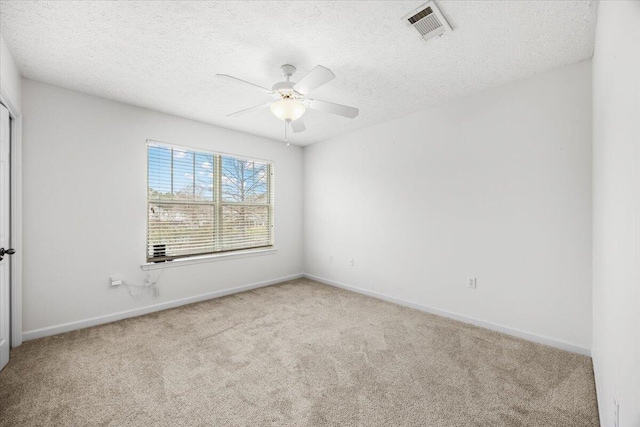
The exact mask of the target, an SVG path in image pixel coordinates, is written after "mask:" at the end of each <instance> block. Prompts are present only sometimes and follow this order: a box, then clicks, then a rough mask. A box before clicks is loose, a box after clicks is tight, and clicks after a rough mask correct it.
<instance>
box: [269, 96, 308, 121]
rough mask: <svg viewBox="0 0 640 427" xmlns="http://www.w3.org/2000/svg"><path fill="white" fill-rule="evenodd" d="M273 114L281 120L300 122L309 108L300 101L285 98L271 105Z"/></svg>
mask: <svg viewBox="0 0 640 427" xmlns="http://www.w3.org/2000/svg"><path fill="white" fill-rule="evenodd" d="M270 109H271V112H272V113H273V114H274V115H275V116H276V117H277V118H279V119H280V120H284V121H292V122H293V121H295V120H298V119H299V118H300V117H302V115H303V114H304V113H305V111H307V107H305V106H304V104H303V103H302V102H300V101H297V100H295V99H291V98H284V99H281V100H279V101H276V102H274V103H273V104H271V107H270Z"/></svg>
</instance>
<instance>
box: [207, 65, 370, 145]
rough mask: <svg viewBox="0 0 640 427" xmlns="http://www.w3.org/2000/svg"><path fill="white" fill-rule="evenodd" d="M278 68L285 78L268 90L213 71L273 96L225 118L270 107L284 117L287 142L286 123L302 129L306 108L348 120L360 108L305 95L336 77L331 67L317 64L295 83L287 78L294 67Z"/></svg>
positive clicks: (294, 128)
mask: <svg viewBox="0 0 640 427" xmlns="http://www.w3.org/2000/svg"><path fill="white" fill-rule="evenodd" d="M280 68H281V69H282V72H283V73H284V76H285V78H286V80H285V81H282V82H278V83H276V84H274V85H273V87H272V88H271V89H269V88H266V87H263V86H260V85H257V84H255V83H250V82H248V81H245V80H242V79H239V78H237V77H232V76H229V75H227V74H216V77H220V78H223V79H226V80H229V81H233V82H236V83H241V84H244V85H248V86H252V87H253V88H255V89H258V90H261V91H262V92H264V93H266V94H268V95H271V96H273V98H274V99H275V101H273V102H268V103H266V104H260V105H256V106H255V107H250V108H246V109H244V110H240V111H237V112H235V113H232V114H228V115H227V117H235V116H239V115H242V114H246V113H248V112H251V111H255V110H260V109H263V108H267V107H269V109H270V110H271V112H272V113H273V114H274V115H275V116H276V117H277V118H279V119H280V120H284V122H285V141H286V140H287V136H286V129H287V124H290V125H291V129H292V130H293V131H294V132H303V131H304V130H305V129H306V127H305V125H304V121H303V119H302V115H303V114H304V113H305V112H306V111H307V109H311V110H318V111H323V112H325V113H331V114H337V115H339V116H343V117H348V118H350V119H353V118H355V117H356V116H357V115H358V113H359V110H358V109H357V108H354V107H347V106H346V105H340V104H334V103H333V102H327V101H320V100H317V99H311V98H309V97H308V96H309V94H310V93H311V92H312V91H313V90H315V89H317V88H319V87H320V86H322V85H324V84H325V83H328V82H329V81H331V80H333V79H334V78H335V77H336V76H335V74H333V72H331V70H330V69H328V68H326V67H323V66H322V65H316V66H315V68H314V69H313V70H311V71H309V73H308V74H307V75H305V76H304V77H303V78H302V79H300V81H298V82H297V83H296V82H292V81H290V78H291V76H292V75H293V74H294V73H295V72H296V67H294V66H293V65H290V64H285V65H283V66H282V67H280Z"/></svg>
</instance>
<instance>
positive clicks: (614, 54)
mask: <svg viewBox="0 0 640 427" xmlns="http://www.w3.org/2000/svg"><path fill="white" fill-rule="evenodd" d="M593 287H594V289H593V302H594V307H593V315H594V319H593V330H594V342H593V362H594V367H595V373H596V385H597V389H598V400H599V407H600V421H601V422H602V425H603V426H607V427H609V426H613V425H614V403H613V402H614V399H616V398H617V400H618V402H619V405H620V426H622V427H637V426H640V2H638V1H625V2H623V1H619V2H611V1H603V2H600V6H599V9H598V27H597V32H596V48H595V54H594V59H593Z"/></svg>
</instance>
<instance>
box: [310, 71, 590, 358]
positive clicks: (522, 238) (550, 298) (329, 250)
mask: <svg viewBox="0 0 640 427" xmlns="http://www.w3.org/2000/svg"><path fill="white" fill-rule="evenodd" d="M304 159H305V184H304V193H305V199H304V205H305V206H304V215H305V216H304V218H305V225H304V228H305V272H306V273H308V274H310V275H312V276H315V277H318V278H321V279H323V280H326V281H332V282H334V283H335V282H337V283H341V284H346V285H349V286H353V287H355V288H358V289H361V290H365V291H373V292H377V293H380V294H383V295H386V296H390V297H393V298H396V299H401V300H405V301H410V302H411V303H412V305H414V306H415V305H422V306H426V307H430V308H436V309H439V310H444V311H448V312H452V313H457V314H459V315H462V316H464V317H466V318H472V319H477V320H480V321H482V322H488V323H491V324H495V325H504V326H508V328H509V329H510V330H511V331H512V332H513V330H518V331H521V332H524V333H526V334H520V335H525V336H527V335H528V334H533V335H535V337H533V338H536V339H537V338H540V339H539V340H540V341H542V342H549V343H551V344H554V345H559V346H561V347H563V348H569V349H571V350H574V351H578V352H581V353H586V354H588V353H589V349H590V348H591V63H590V61H587V62H582V63H578V64H574V65H570V66H566V67H563V68H559V69H555V70H552V71H550V72H547V73H544V74H541V75H538V76H535V77H533V78H531V79H528V80H524V81H519V82H516V83H512V84H509V85H507V86H503V87H499V88H496V89H492V90H490V91H486V92H483V93H480V94H478V95H476V96H473V97H470V98H467V99H463V100H459V101H456V102H453V103H451V104H448V105H444V106H440V107H437V108H433V109H430V110H427V111H424V112H421V113H418V114H414V115H411V116H408V117H404V118H401V119H398V120H394V121H391V122H387V123H383V124H380V125H376V126H373V127H370V128H367V129H364V130H360V131H357V132H353V133H351V134H348V135H344V136H340V137H337V138H334V139H331V140H329V141H326V142H322V143H319V144H315V145H312V146H309V147H307V148H305V150H304ZM330 255H332V256H333V263H330V262H329V256H330ZM351 258H353V259H354V262H355V265H354V266H353V267H351V266H350V265H349V260H350V259H351ZM467 276H475V277H477V289H476V290H471V289H468V288H467V287H466V278H467ZM483 324H484V325H485V326H491V325H487V324H486V323H483ZM498 329H500V328H498ZM528 337H529V338H532V337H531V335H529V336H528ZM545 337H546V338H545Z"/></svg>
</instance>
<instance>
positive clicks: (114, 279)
mask: <svg viewBox="0 0 640 427" xmlns="http://www.w3.org/2000/svg"><path fill="white" fill-rule="evenodd" d="M120 285H122V279H118V278H117V277H114V276H110V277H109V286H120Z"/></svg>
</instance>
